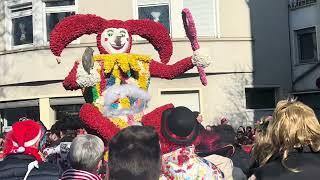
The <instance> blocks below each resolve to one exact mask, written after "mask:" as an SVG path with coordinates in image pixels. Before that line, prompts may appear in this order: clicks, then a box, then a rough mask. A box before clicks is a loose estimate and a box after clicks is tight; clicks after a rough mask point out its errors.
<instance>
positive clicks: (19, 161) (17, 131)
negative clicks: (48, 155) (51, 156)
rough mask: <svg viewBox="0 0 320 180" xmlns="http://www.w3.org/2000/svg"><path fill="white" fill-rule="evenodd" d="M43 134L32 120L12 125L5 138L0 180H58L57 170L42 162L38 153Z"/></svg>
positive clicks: (37, 124)
mask: <svg viewBox="0 0 320 180" xmlns="http://www.w3.org/2000/svg"><path fill="white" fill-rule="evenodd" d="M44 133H45V132H43V130H42V127H41V125H40V124H39V123H37V122H35V121H33V120H28V119H27V120H24V121H20V122H16V123H14V124H13V125H12V130H11V131H10V132H8V133H7V135H6V138H5V143H4V144H5V145H4V155H5V158H4V160H3V161H1V162H0V179H5V180H15V179H23V180H25V179H28V180H42V179H46V180H55V179H59V171H58V168H57V167H56V166H54V165H52V164H49V163H46V162H43V158H42V157H41V155H40V153H39V145H40V141H41V138H42V137H43V135H44Z"/></svg>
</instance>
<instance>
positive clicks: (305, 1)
mask: <svg viewBox="0 0 320 180" xmlns="http://www.w3.org/2000/svg"><path fill="white" fill-rule="evenodd" d="M316 3H317V0H289V9H298V8H302V7H306V6H311V5H314V4H316Z"/></svg>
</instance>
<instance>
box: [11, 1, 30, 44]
mask: <svg viewBox="0 0 320 180" xmlns="http://www.w3.org/2000/svg"><path fill="white" fill-rule="evenodd" d="M32 17H33V16H32V3H31V2H30V3H25V4H20V5H15V6H11V7H10V21H11V25H10V27H8V29H9V30H10V31H9V32H10V33H11V37H10V40H9V42H10V44H11V46H23V45H28V44H29V45H32V43H33V20H32Z"/></svg>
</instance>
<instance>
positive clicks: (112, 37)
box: [101, 28, 130, 54]
mask: <svg viewBox="0 0 320 180" xmlns="http://www.w3.org/2000/svg"><path fill="white" fill-rule="evenodd" d="M101 45H102V47H103V48H104V49H105V50H106V51H107V52H108V53H109V54H115V53H125V52H128V50H129V48H130V36H129V33H128V31H127V30H126V29H123V28H108V29H105V30H104V31H103V32H102V34H101Z"/></svg>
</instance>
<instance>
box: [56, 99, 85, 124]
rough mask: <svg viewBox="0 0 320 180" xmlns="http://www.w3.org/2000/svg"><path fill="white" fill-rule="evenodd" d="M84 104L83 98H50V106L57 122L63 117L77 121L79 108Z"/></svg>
mask: <svg viewBox="0 0 320 180" xmlns="http://www.w3.org/2000/svg"><path fill="white" fill-rule="evenodd" d="M84 103H85V100H84V98H83V97H63V98H50V105H51V107H52V109H53V110H54V111H55V115H56V119H58V120H61V119H64V118H65V117H73V119H78V118H79V111H80V108H81V106H82V104H84Z"/></svg>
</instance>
